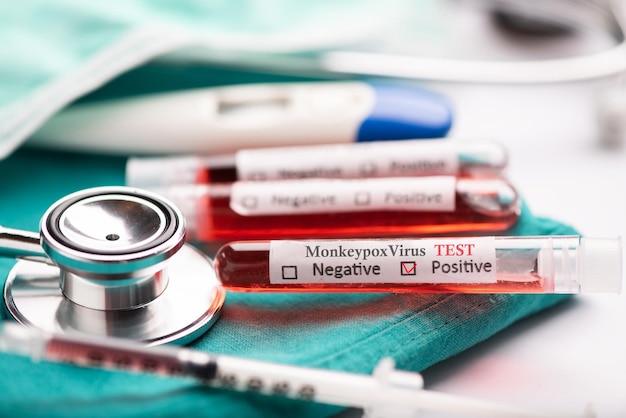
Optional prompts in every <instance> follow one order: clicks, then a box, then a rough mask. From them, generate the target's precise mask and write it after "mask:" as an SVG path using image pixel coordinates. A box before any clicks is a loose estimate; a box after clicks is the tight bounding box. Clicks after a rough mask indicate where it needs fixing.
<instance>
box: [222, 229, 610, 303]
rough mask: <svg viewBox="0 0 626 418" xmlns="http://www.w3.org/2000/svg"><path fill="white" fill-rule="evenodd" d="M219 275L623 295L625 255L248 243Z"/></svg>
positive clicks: (286, 285)
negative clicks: (618, 293) (623, 257)
mask: <svg viewBox="0 0 626 418" xmlns="http://www.w3.org/2000/svg"><path fill="white" fill-rule="evenodd" d="M215 268H216V271H217V274H218V278H219V280H220V281H221V283H222V284H223V286H224V287H225V288H226V289H228V290H233V291H244V292H397V293H399V292H444V293H447V292H460V293H579V292H619V291H620V289H621V283H622V249H621V241H620V239H619V238H616V239H593V238H581V237H579V236H536V237H504V236H496V237H458V238H422V239H370V240H317V241H316V240H302V241H288V240H277V241H247V242H244V241H242V242H233V243H229V244H227V245H225V246H223V247H222V248H221V249H219V250H218V252H217V254H216V256H215Z"/></svg>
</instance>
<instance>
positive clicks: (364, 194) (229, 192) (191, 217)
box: [153, 176, 520, 242]
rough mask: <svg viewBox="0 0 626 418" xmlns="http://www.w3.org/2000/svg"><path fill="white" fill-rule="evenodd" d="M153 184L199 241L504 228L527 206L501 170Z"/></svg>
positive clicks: (399, 233) (410, 233)
mask: <svg viewBox="0 0 626 418" xmlns="http://www.w3.org/2000/svg"><path fill="white" fill-rule="evenodd" d="M153 190H154V191H156V192H158V193H159V194H161V195H163V196H164V197H166V198H168V199H170V200H171V201H172V202H173V203H174V204H175V205H176V206H177V207H178V208H179V209H180V210H181V212H182V213H183V215H184V216H185V218H186V221H187V232H188V239H189V240H190V241H194V242H212V241H226V240H228V241H232V240H237V239H279V238H280V239H283V238H340V237H344V238H346V237H350V238H353V237H359V236H390V235H391V236H395V235H405V236H406V235H415V234H437V233H452V232H467V231H498V230H504V229H506V228H509V227H510V226H511V225H513V224H514V223H515V221H516V220H517V219H518V217H519V213H520V200H519V197H518V194H517V192H516V190H515V189H514V188H513V187H512V186H511V185H510V184H509V183H507V182H506V181H505V180H504V179H500V178H457V177H455V176H433V177H386V178H374V179H304V180H278V181H263V182H256V181H249V182H246V181H240V182H235V183H224V184H212V185H188V186H177V187H171V188H167V189H164V188H161V189H158V188H157V189H153Z"/></svg>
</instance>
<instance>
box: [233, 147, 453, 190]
mask: <svg viewBox="0 0 626 418" xmlns="http://www.w3.org/2000/svg"><path fill="white" fill-rule="evenodd" d="M235 158H236V167H237V175H238V178H239V180H289V179H303V178H363V177H394V176H398V177H399V176H438V175H456V174H457V172H458V169H459V161H458V157H457V154H456V152H455V151H454V149H453V147H452V146H451V144H450V143H449V142H448V141H445V140H434V141H427V140H419V141H397V142H393V141H392V142H370V143H362V144H333V145H325V146H320V145H316V146H301V147H283V148H268V149H248V150H241V151H238V152H237V154H236V157H235Z"/></svg>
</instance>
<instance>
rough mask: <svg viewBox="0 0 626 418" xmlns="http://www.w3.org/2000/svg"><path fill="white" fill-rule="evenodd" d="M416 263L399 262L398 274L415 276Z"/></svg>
mask: <svg viewBox="0 0 626 418" xmlns="http://www.w3.org/2000/svg"><path fill="white" fill-rule="evenodd" d="M416 267H417V263H416V262H415V261H401V262H400V274H401V275H402V276H415V274H416V270H415V269H416Z"/></svg>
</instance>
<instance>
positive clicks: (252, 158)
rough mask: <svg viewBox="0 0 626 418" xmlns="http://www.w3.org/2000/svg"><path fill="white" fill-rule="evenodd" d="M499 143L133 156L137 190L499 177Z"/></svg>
mask: <svg viewBox="0 0 626 418" xmlns="http://www.w3.org/2000/svg"><path fill="white" fill-rule="evenodd" d="M507 158H508V157H507V153H506V150H505V148H504V147H503V146H502V145H501V144H500V143H498V142H495V141H487V140H482V141H478V140H475V141H469V140H467V141H465V140H450V139H436V140H422V139H420V140H404V141H385V142H362V143H353V144H333V145H311V146H294V147H283V148H259V149H248V150H241V151H239V152H237V153H236V154H231V155H220V156H187V157H160V158H130V159H129V160H128V163H127V166H126V183H127V185H129V186H133V187H145V188H152V187H159V186H167V185H173V184H193V183H197V184H203V183H220V182H234V181H237V180H288V179H301V178H312V177H316V178H364V177H399V176H434V175H456V176H470V175H472V176H495V175H498V174H500V173H501V172H502V171H503V170H504V168H505V167H506V165H507Z"/></svg>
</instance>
